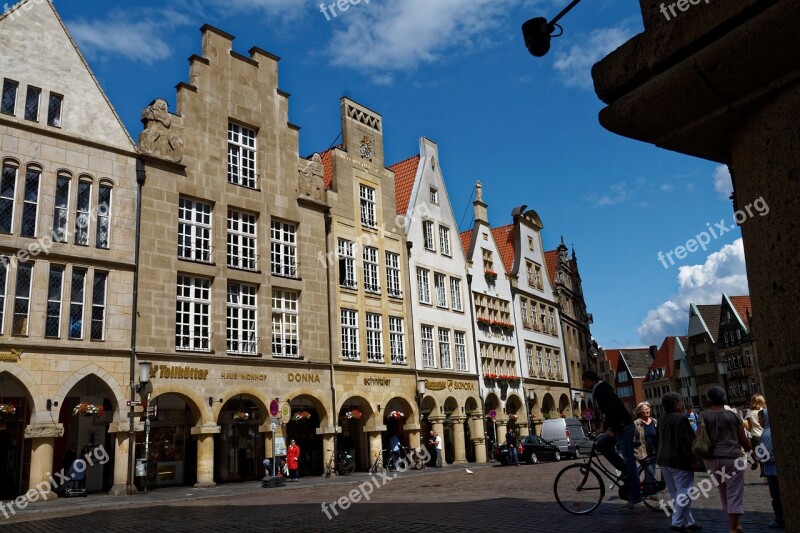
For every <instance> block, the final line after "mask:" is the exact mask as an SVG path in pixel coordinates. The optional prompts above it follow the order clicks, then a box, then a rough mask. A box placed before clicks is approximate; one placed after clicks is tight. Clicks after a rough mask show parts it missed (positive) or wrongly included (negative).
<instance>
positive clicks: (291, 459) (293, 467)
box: [286, 439, 300, 482]
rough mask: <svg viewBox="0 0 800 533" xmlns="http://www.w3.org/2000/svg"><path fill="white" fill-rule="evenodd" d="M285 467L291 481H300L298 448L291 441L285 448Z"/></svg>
mask: <svg viewBox="0 0 800 533" xmlns="http://www.w3.org/2000/svg"><path fill="white" fill-rule="evenodd" d="M286 466H287V467H288V468H289V477H290V478H291V481H293V482H297V481H299V480H300V447H299V446H298V445H297V443H295V441H294V439H292V440H291V441H290V443H289V447H288V448H286Z"/></svg>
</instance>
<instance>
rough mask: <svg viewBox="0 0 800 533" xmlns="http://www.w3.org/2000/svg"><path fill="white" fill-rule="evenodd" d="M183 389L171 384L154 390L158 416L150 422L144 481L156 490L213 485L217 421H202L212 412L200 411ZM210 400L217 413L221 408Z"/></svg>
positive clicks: (188, 393) (153, 404)
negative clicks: (145, 477)
mask: <svg viewBox="0 0 800 533" xmlns="http://www.w3.org/2000/svg"><path fill="white" fill-rule="evenodd" d="M185 389H186V387H184V386H182V385H175V384H171V386H170V387H169V388H167V390H157V391H156V394H154V395H153V396H152V397H151V399H150V405H151V406H153V407H155V409H156V411H157V415H156V416H154V417H152V418H151V420H150V426H151V429H150V438H149V439H148V440H149V445H148V446H147V455H146V458H147V479H148V483H149V484H150V485H152V486H155V487H159V486H162V487H164V486H173V485H191V484H195V486H203V487H206V486H213V485H214V484H215V482H214V436H215V435H216V434H218V433H219V432H220V427H219V426H218V425H217V423H216V420H209V419H208V418H204V417H207V416H209V415H210V414H211V413H212V408H211V407H208V408H206V407H205V406H203V407H201V405H202V403H201V404H198V403H197V402H198V401H199V398H196V393H195V392H194V391H191V390H185ZM210 400H212V401H211V403H214V402H215V401H216V402H217V403H216V404H215V406H216V405H219V408H220V409H219V411H218V413H219V412H220V411H221V408H222V406H223V405H224V404H219V403H218V400H217V399H215V398H210ZM206 405H207V404H206ZM137 437H138V435H137ZM142 440H143V439H142ZM137 456H139V454H138V453H137ZM141 457H142V458H144V457H145V454H141Z"/></svg>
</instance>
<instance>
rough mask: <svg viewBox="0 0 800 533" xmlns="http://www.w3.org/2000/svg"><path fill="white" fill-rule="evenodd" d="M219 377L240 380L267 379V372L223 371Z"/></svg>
mask: <svg viewBox="0 0 800 533" xmlns="http://www.w3.org/2000/svg"><path fill="white" fill-rule="evenodd" d="M220 378H221V379H240V380H242V381H267V380H268V379H269V375H268V374H253V373H252V372H223V373H222V374H221V376H220Z"/></svg>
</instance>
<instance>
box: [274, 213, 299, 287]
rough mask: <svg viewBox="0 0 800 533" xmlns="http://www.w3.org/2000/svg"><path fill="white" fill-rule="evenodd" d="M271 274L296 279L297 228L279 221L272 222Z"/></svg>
mask: <svg viewBox="0 0 800 533" xmlns="http://www.w3.org/2000/svg"><path fill="white" fill-rule="evenodd" d="M271 251H272V273H273V274H277V275H278V276H285V277H289V278H296V277H297V226H295V225H294V224H290V223H289V222H281V221H280V220H273V221H272V248H271Z"/></svg>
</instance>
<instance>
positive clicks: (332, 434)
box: [316, 426, 343, 476]
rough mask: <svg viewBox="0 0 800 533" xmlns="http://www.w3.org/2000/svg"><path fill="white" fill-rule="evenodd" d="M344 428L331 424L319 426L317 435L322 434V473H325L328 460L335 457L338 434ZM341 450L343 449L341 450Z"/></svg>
mask: <svg viewBox="0 0 800 533" xmlns="http://www.w3.org/2000/svg"><path fill="white" fill-rule="evenodd" d="M341 432H342V428H341V427H339V426H329V427H320V428H317V430H316V433H317V435H321V436H322V467H323V470H322V475H323V476H324V475H325V468H327V466H328V462H329V461H330V460H331V457H333V452H334V451H335V450H336V434H337V433H341ZM339 451H340V452H341V451H343V450H339Z"/></svg>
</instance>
